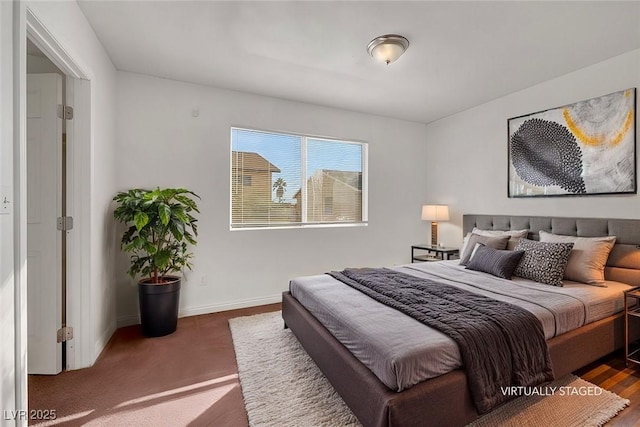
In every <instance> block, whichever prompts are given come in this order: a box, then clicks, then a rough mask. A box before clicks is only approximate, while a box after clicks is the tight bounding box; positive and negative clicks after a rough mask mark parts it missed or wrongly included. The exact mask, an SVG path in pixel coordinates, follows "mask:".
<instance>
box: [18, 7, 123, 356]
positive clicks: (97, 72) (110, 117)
mask: <svg viewBox="0 0 640 427" xmlns="http://www.w3.org/2000/svg"><path fill="white" fill-rule="evenodd" d="M27 7H28V8H29V9H30V10H31V11H32V12H33V13H34V14H35V16H36V17H37V18H38V19H39V20H40V21H41V22H42V24H43V25H44V26H45V27H46V28H47V30H48V31H49V32H50V33H51V34H52V35H53V36H54V37H55V39H56V40H57V41H58V42H59V44H60V45H61V46H62V47H63V48H64V50H65V51H66V52H67V53H68V54H69V55H70V56H71V57H72V58H73V59H74V60H75V61H76V63H77V64H78V65H79V66H80V67H81V68H82V70H83V71H84V72H85V73H86V74H87V75H88V77H89V80H90V87H91V102H90V107H89V108H90V112H91V140H90V141H80V142H81V143H83V144H84V145H83V147H82V150H85V151H84V153H87V156H86V158H87V159H88V161H87V162H85V163H83V164H76V165H75V168H76V171H77V173H80V172H81V171H82V174H83V175H84V176H88V177H89V179H88V182H86V183H82V184H83V185H88V186H89V189H88V194H89V200H85V201H83V203H84V204H85V206H90V210H87V211H86V212H84V213H83V214H82V215H78V216H77V217H76V218H75V221H76V224H75V229H76V231H75V232H81V230H85V232H86V233H85V234H86V243H87V244H86V246H87V247H85V248H84V251H83V254H82V260H81V262H82V266H83V275H82V280H81V286H82V290H81V291H82V293H83V300H84V301H85V302H86V304H85V305H84V306H83V307H82V310H83V311H84V314H85V315H86V318H89V319H90V322H89V323H90V324H88V325H83V328H85V329H86V330H85V333H84V334H83V336H82V339H84V340H89V341H90V347H88V350H87V347H86V346H84V345H83V348H84V349H85V351H83V353H82V354H81V355H79V357H80V358H81V360H82V364H84V365H89V364H92V363H93V361H95V359H96V358H97V356H98V355H99V354H100V352H101V351H102V349H103V348H104V346H105V345H106V343H107V341H108V339H109V338H110V337H111V335H112V333H113V331H114V330H115V326H116V322H115V319H116V314H115V313H116V308H115V297H116V288H115V286H114V282H115V277H114V271H115V248H116V246H115V232H114V225H113V221H112V220H111V211H112V208H111V198H112V197H113V194H114V192H115V188H116V185H115V166H114V158H115V107H116V106H115V94H116V70H115V68H114V66H113V64H112V63H111V60H110V59H109V57H108V55H107V53H106V52H105V50H104V48H103V47H102V45H101V44H100V42H99V41H98V38H97V37H96V35H95V33H94V31H93V29H92V28H91V26H90V25H89V23H88V21H87V20H86V18H85V16H84V14H83V13H82V11H81V10H80V8H79V7H78V5H77V4H76V3H75V2H68V1H59V2H31V1H29V2H27ZM71 326H74V325H71Z"/></svg>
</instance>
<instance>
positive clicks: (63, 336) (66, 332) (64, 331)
mask: <svg viewBox="0 0 640 427" xmlns="http://www.w3.org/2000/svg"><path fill="white" fill-rule="evenodd" d="M72 339H73V328H72V327H71V326H65V327H64V328H60V329H58V342H66V341H69V340H72Z"/></svg>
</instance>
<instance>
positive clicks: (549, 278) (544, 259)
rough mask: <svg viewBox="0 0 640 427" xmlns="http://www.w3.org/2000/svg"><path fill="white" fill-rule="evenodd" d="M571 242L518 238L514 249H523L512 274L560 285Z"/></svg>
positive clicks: (571, 245)
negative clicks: (549, 241) (522, 253)
mask: <svg viewBox="0 0 640 427" xmlns="http://www.w3.org/2000/svg"><path fill="white" fill-rule="evenodd" d="M571 249H573V243H547V242H537V241H535V240H528V239H520V242H518V245H517V246H516V248H515V250H516V251H524V255H523V256H522V258H521V259H520V263H519V264H518V267H516V271H514V272H513V275H514V276H519V277H524V278H525V279H531V280H535V281H536V282H540V283H544V284H547V285H552V286H562V277H563V276H564V270H565V269H566V268H567V262H569V255H570V254H571Z"/></svg>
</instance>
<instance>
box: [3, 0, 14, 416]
mask: <svg viewBox="0 0 640 427" xmlns="http://www.w3.org/2000/svg"><path fill="white" fill-rule="evenodd" d="M12 11H13V5H12V3H11V2H0V186H2V187H3V188H6V187H9V188H10V187H11V186H13V60H12V53H13V45H12V42H13V37H12V30H13V23H12V16H11V15H12ZM1 202H2V200H0V209H2V206H1ZM11 211H12V213H11V214H10V215H0V342H2V343H4V344H3V345H0V407H1V408H2V409H6V410H15V409H16V402H15V389H16V383H15V381H16V375H15V372H16V363H15V345H14V343H15V327H16V324H15V318H14V315H15V313H14V291H15V288H14V275H13V219H14V216H13V206H12V207H11ZM5 422H6V423H7V424H9V422H8V421H0V424H2V425H4V423H5Z"/></svg>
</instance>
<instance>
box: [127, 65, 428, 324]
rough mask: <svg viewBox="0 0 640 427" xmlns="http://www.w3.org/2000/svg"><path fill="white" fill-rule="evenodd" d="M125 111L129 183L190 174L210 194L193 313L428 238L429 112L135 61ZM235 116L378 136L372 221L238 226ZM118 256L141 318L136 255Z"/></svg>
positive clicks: (184, 309)
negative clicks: (404, 115) (155, 71)
mask: <svg viewBox="0 0 640 427" xmlns="http://www.w3.org/2000/svg"><path fill="white" fill-rule="evenodd" d="M193 107H199V108H200V116H199V117H197V118H194V117H192V116H191V110H192V108H193ZM117 123H118V138H117V141H118V153H119V157H118V160H117V163H116V171H117V176H118V186H119V188H120V189H123V190H124V189H128V188H132V187H149V188H151V187H155V186H161V187H163V186H184V187H187V188H190V189H192V190H193V191H195V192H196V193H198V194H199V195H200V196H201V197H202V201H201V202H200V207H201V210H202V214H201V215H200V217H199V219H200V221H199V232H200V236H199V239H198V240H199V242H198V246H197V247H196V248H195V260H194V265H195V267H194V270H193V272H187V274H188V281H187V283H186V285H184V286H183V293H182V297H181V313H182V315H191V314H199V313H206V312H213V311H220V310H225V309H230V308H235V307H240V306H248V305H257V304H263V303H268V302H275V301H278V300H280V293H281V292H282V291H283V290H286V289H287V287H288V281H289V279H290V278H292V277H295V276H298V275H304V274H317V273H323V272H325V271H328V270H331V269H339V268H342V267H346V266H365V265H371V266H379V265H391V264H394V263H407V262H409V257H410V254H409V252H410V245H411V243H416V242H421V241H424V240H426V233H427V226H428V225H427V224H425V223H422V222H421V221H420V207H421V205H422V203H423V202H424V200H423V197H422V196H423V194H424V192H423V189H424V181H425V176H426V169H425V167H424V163H425V161H424V159H426V156H427V150H426V146H425V144H424V140H425V134H424V130H425V126H424V125H423V124H417V123H411V122H405V121H400V120H392V119H386V118H381V117H376V116H371V115H365V114H359V113H353V112H348V111H341V110H337V109H330V108H324V107H319V106H314V105H309V104H303V103H297V102H289V101H284V100H280V99H275V98H269V97H263V96H256V95H250V94H245V93H239V92H233V91H228V90H221V89H215V88H211V87H205V86H198V85H193V84H187V83H181V82H176V81H171V80H165V79H159V78H155V77H149V76H143V75H138V74H131V73H125V72H119V73H118V119H117ZM231 126H244V127H249V128H258V129H265V130H281V131H289V132H300V133H307V134H315V135H326V136H331V137H335V138H347V139H356V140H364V141H368V142H369V170H370V175H369V226H368V227H349V228H322V229H286V230H283V229H280V230H253V231H233V232H232V231H229V200H230V194H229V192H230V188H229V186H230V183H229V182H230V150H231V148H230V127H231ZM117 266H118V267H117V268H118V273H117V274H118V281H117V282H118V304H117V306H118V322H119V324H121V325H122V324H127V323H136V321H137V312H138V310H137V295H136V287H135V282H134V281H133V280H131V279H130V278H129V277H128V276H127V275H126V273H125V272H126V270H127V269H128V260H127V258H126V256H124V255H122V254H121V255H120V256H119V259H118V263H117ZM202 275H206V276H207V277H208V282H209V284H208V285H207V286H200V279H201V277H202Z"/></svg>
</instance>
